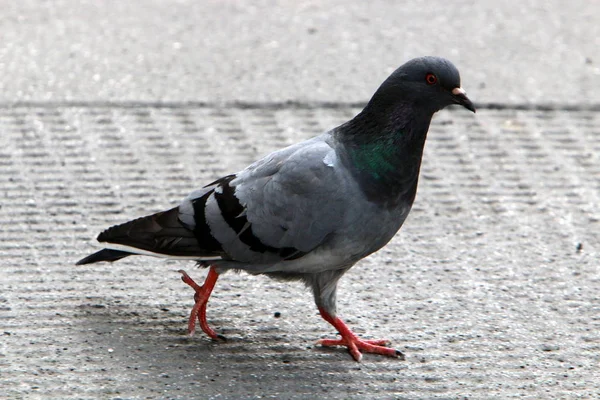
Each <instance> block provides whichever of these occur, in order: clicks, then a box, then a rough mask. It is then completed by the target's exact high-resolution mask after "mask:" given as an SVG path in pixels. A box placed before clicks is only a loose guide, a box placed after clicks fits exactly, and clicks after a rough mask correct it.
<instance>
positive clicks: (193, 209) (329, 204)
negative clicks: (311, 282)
mask: <svg viewBox="0 0 600 400" xmlns="http://www.w3.org/2000/svg"><path fill="white" fill-rule="evenodd" d="M327 138H328V136H326V135H323V136H320V137H317V138H314V139H311V140H308V141H306V142H303V143H299V144H297V145H294V146H291V147H288V148H286V149H283V150H280V151H277V152H275V153H272V154H270V155H268V156H267V157H265V158H264V159H262V160H260V161H257V162H256V163H254V164H252V165H250V166H249V167H248V168H246V169H245V170H243V171H241V172H240V173H238V174H236V175H229V176H227V177H224V178H222V179H220V180H218V181H216V182H213V183H212V184H211V185H209V186H208V187H206V188H204V189H202V190H199V191H196V192H194V193H192V194H191V195H190V196H189V197H188V198H186V199H185V200H184V202H183V203H182V205H181V206H180V207H179V210H180V214H179V219H180V220H181V221H182V223H184V224H185V225H186V226H188V227H189V229H191V230H193V231H195V232H205V233H206V234H209V235H210V237H211V238H213V239H214V240H216V241H217V242H218V243H219V244H220V246H221V247H222V249H223V252H224V253H225V254H226V257H225V258H228V259H230V260H232V261H239V262H242V263H270V262H278V261H282V260H292V259H297V258H300V257H303V256H304V255H306V254H307V253H309V252H311V251H312V250H313V249H315V248H317V247H318V246H319V245H320V244H322V243H323V242H324V241H325V240H326V238H327V237H328V235H331V234H332V233H333V232H335V231H336V229H338V228H339V226H340V225H341V224H342V221H343V215H344V209H345V206H344V205H345V202H346V201H347V197H348V196H346V195H345V194H346V187H347V183H348V178H349V174H347V172H346V171H345V170H344V169H343V168H340V165H338V162H337V158H336V154H335V150H334V149H333V148H332V147H331V145H330V144H329V143H328V142H327V140H325V139H327ZM203 225H204V226H203Z"/></svg>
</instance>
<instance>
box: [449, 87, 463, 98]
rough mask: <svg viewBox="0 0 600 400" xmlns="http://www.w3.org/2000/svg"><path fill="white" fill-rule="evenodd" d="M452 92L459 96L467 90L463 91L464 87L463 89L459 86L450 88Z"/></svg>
mask: <svg viewBox="0 0 600 400" xmlns="http://www.w3.org/2000/svg"><path fill="white" fill-rule="evenodd" d="M452 94H453V95H455V96H460V95H463V96H466V95H467V92H465V89H463V88H461V87H457V88H454V89H452Z"/></svg>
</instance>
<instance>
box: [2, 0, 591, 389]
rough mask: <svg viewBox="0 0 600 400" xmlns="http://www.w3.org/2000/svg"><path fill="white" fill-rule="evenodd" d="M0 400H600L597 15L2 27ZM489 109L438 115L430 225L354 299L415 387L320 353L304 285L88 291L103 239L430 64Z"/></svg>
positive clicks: (150, 10) (73, 5) (465, 5)
mask: <svg viewBox="0 0 600 400" xmlns="http://www.w3.org/2000/svg"><path fill="white" fill-rule="evenodd" d="M3 3H4V4H2V10H3V12H2V16H1V17H0V34H1V35H0V37H2V40H1V41H0V193H2V195H1V196H0V227H1V228H0V271H1V273H0V398H7V399H67V398H73V399H98V398H99V399H154V398H160V399H194V398H196V399H258V398H276V399H314V398H317V397H319V398H323V399H349V398H356V399H359V398H360V399H363V398H365V399H511V398H525V399H593V398H599V397H600V379H599V378H598V377H599V376H600V333H599V332H600V295H599V293H600V268H599V266H598V259H599V255H600V208H599V206H598V205H599V204H600V92H599V91H598V90H597V88H598V87H600V55H599V54H598V50H597V49H598V48H600V47H599V46H600V28H599V27H600V3H598V2H592V1H571V2H569V7H566V6H565V5H564V2H560V1H535V0H528V1H507V2H502V4H500V3H497V2H469V1H457V2H453V3H452V4H451V5H450V4H449V3H448V2H441V1H429V2H425V1H414V2H410V3H409V4H400V3H398V4H397V3H394V2H386V1H373V2H358V1H351V2H342V1H335V2H329V3H327V4H324V3H321V2H316V1H312V2H311V1H304V2H293V3H291V2H290V3H283V2H279V3H277V2H271V1H262V2H253V3H251V4H250V3H249V2H246V3H241V2H234V1H205V2H191V1H183V0H182V1H173V2H162V1H155V0H153V1H144V2H142V1H140V0H131V1H120V2H106V3H99V2H94V1H89V0H88V1H80V2H74V1H65V0H62V1H61V0H58V1H53V2H39V1H32V0H30V1H21V2H3ZM423 54H436V55H442V56H446V57H448V58H450V59H451V60H453V61H454V62H455V64H457V66H458V67H459V69H460V71H461V75H462V79H463V87H464V88H465V89H466V90H467V91H468V93H469V96H470V97H471V98H473V99H474V101H475V102H476V103H477V105H479V110H478V112H477V114H475V115H472V114H471V113H469V112H467V111H465V110H461V109H448V110H444V111H442V112H440V113H438V114H437V115H436V116H435V118H434V121H433V124H432V126H431V129H430V132H429V135H428V142H427V145H426V149H425V155H424V162H423V167H422V173H421V182H420V186H419V191H418V195H417V200H416V203H415V206H414V207H413V211H412V213H411V215H410V216H409V218H408V220H407V221H406V223H405V225H404V226H403V228H402V229H401V231H400V233H399V234H398V235H397V236H396V237H395V238H394V239H393V240H392V242H391V243H390V244H389V245H388V246H387V247H385V248H384V249H383V250H381V251H380V252H378V253H376V254H374V255H372V256H370V257H368V258H367V259H365V260H363V261H362V262H361V263H359V264H358V265H357V266H356V267H355V268H353V269H352V270H351V271H350V272H349V273H348V274H347V275H346V276H345V277H344V278H343V279H342V281H341V283H340V288H339V293H338V309H339V312H340V315H341V316H342V317H343V318H345V320H346V321H347V322H348V324H349V325H350V326H351V327H353V328H354V329H355V330H356V332H357V333H359V334H361V335H363V336H365V337H372V338H378V337H387V338H389V339H390V340H391V341H392V342H393V343H394V346H395V347H396V348H398V349H400V350H402V351H403V352H404V353H405V354H406V360H405V361H399V360H390V359H383V358H382V357H378V356H374V355H365V357H364V358H363V361H362V363H356V362H354V361H353V360H352V359H351V357H350V356H349V355H348V354H347V352H346V351H344V350H343V349H324V348H321V347H319V346H317V345H315V344H314V342H315V341H316V340H317V339H319V338H324V337H333V335H334V334H335V332H333V331H332V328H331V327H330V326H329V325H328V324H327V323H325V322H324V321H322V320H321V318H320V317H319V316H318V313H317V311H316V309H315V307H314V305H313V303H312V295H311V294H310V293H309V292H308V291H307V290H306V289H305V288H303V287H302V286H301V285H299V284H294V283H291V284H283V283H281V282H276V281H271V280H269V279H268V278H266V277H250V276H247V275H242V274H227V275H225V276H223V277H222V278H221V279H220V280H219V282H218V284H217V287H216V289H215V292H214V294H213V298H212V300H211V302H210V303H209V308H208V319H209V321H210V322H211V323H212V324H213V326H214V327H215V328H216V329H217V330H218V331H219V332H221V333H223V334H224V335H225V336H226V337H227V338H228V341H227V342H226V343H213V342H211V341H210V340H208V339H207V338H206V337H204V336H203V335H201V334H197V335H196V336H194V337H189V336H188V335H187V333H186V324H187V316H188V312H189V310H190V308H191V306H192V304H193V292H192V291H191V289H190V288H189V287H187V286H186V285H185V284H183V283H182V282H181V280H180V278H179V275H178V273H177V272H176V271H177V270H178V269H182V268H183V269H186V270H187V271H188V273H190V275H191V276H192V277H194V278H196V279H197V280H201V278H202V276H203V275H204V274H205V272H204V271H203V270H200V269H197V268H195V266H194V265H193V263H185V262H181V261H161V260H157V259H154V258H144V257H137V258H130V259H126V260H123V261H121V262H118V263H115V264H94V265H86V266H80V267H75V266H74V265H73V264H74V262H75V261H77V260H78V259H79V258H81V257H83V256H85V255H87V254H89V253H90V252H92V251H94V249H95V244H94V237H95V236H96V235H97V233H98V232H100V231H101V230H102V229H104V228H106V227H108V226H110V225H111V224H115V223H119V222H123V221H125V220H128V219H130V218H133V217H137V216H142V215H145V214H147V213H150V212H155V211H160V210H162V209H164V208H166V207H170V206H173V205H175V204H177V202H178V201H180V200H181V198H183V197H184V196H185V195H187V193H189V192H190V191H191V190H193V189H195V188H197V187H199V186H201V185H203V184H204V183H206V182H208V181H210V180H214V179H215V178H218V177H219V176H222V175H223V174H225V173H229V172H232V171H235V170H238V169H240V168H242V167H244V166H245V165H247V164H248V163H249V162H251V161H253V160H255V159H257V158H258V157H260V156H261V155H264V154H266V153H268V152H270V151H272V150H274V149H277V148H280V147H282V146H285V145H288V144H291V143H294V142H297V141H299V140H302V139H304V138H308V137H310V136H312V135H315V134H317V133H320V132H322V131H324V130H326V129H329V128H331V127H334V126H336V124H339V123H341V122H344V121H345V120H347V119H349V118H351V117H352V116H353V115H354V114H356V113H357V112H358V111H359V110H360V106H361V105H362V104H363V103H364V102H365V101H367V100H368V98H369V96H370V95H371V94H372V92H373V91H374V90H375V89H376V88H377V86H378V85H379V84H380V83H381V81H382V80H383V79H384V78H385V77H386V76H387V75H388V74H389V73H390V72H391V71H392V70H393V69H395V68H396V67H397V66H398V65H400V64H401V63H402V62H403V61H405V60H407V59H409V58H411V57H413V56H417V55H423Z"/></svg>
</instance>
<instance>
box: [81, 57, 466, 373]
mask: <svg viewBox="0 0 600 400" xmlns="http://www.w3.org/2000/svg"><path fill="white" fill-rule="evenodd" d="M452 104H458V105H461V106H463V107H465V108H467V109H468V110H470V111H473V112H475V107H474V105H473V103H472V102H471V100H469V98H468V97H467V95H466V92H465V90H464V89H463V88H462V87H461V84H460V76H459V72H458V70H457V69H456V67H455V66H454V65H453V64H452V63H451V62H450V61H448V60H446V59H444V58H440V57H432V56H427V57H420V58H415V59H412V60H410V61H408V62H406V63H405V64H403V65H401V66H400V67H399V68H398V69H396V70H395V71H394V72H393V73H392V74H391V75H390V76H389V77H388V78H387V79H386V80H385V81H384V82H383V83H382V84H381V86H380V87H379V88H378V89H377V91H376V92H375V94H374V95H373V97H372V98H371V100H370V101H369V102H368V103H367V105H366V106H365V108H364V109H363V110H362V111H361V112H360V113H358V114H357V115H356V116H355V117H354V118H353V119H351V120H350V121H348V122H346V123H344V124H342V125H340V126H338V127H336V128H333V129H331V130H330V131H328V132H325V133H323V134H321V135H318V136H316V137H313V138H311V139H308V140H306V141H303V142H301V143H297V144H294V145H291V146H289V147H286V148H284V149H281V150H278V151H275V152H273V153H271V154H269V155H267V156H265V157H264V158H262V159H260V160H258V161H256V162H254V163H253V164H251V165H249V166H248V167H247V168H245V169H244V170H242V171H239V172H237V173H234V174H231V175H227V176H224V177H222V178H220V179H217V180H215V181H214V182H212V183H209V184H208V185H206V186H204V187H203V188H201V189H198V190H196V191H193V192H192V193H191V194H190V195H189V196H187V197H186V198H184V199H183V201H182V202H181V203H180V204H179V205H178V206H176V207H174V208H171V209H170V210H167V211H162V212H158V213H156V214H152V215H149V216H145V217H141V218H138V219H134V220H132V221H129V222H125V223H123V224H121V225H116V226H113V227H111V228H108V229H106V230H105V231H104V232H102V233H100V235H99V236H98V238H97V240H98V241H99V242H101V243H102V244H103V247H105V248H104V249H102V250H100V251H98V252H96V253H94V254H92V255H90V256H88V257H85V258H83V259H82V260H80V261H79V262H77V264H78V265H81V264H89V263H95V262H99V261H110V262H112V261H117V260H120V259H122V258H125V257H128V256H131V255H149V256H157V257H165V258H171V259H187V260H194V261H196V262H197V263H198V265H200V266H202V267H205V268H207V269H208V273H207V276H206V278H205V281H204V283H203V284H202V285H199V284H197V283H196V282H195V281H194V280H193V279H192V278H191V277H190V276H189V275H188V274H187V273H186V272H185V271H184V270H180V271H178V272H180V273H181V274H182V276H181V278H182V280H183V281H184V282H185V283H186V284H187V285H189V286H191V287H192V288H193V289H194V291H195V294H194V301H195V304H194V307H193V308H192V311H191V314H190V317H189V321H188V330H189V333H190V334H193V333H194V331H195V328H196V320H198V322H199V324H200V328H201V329H202V331H204V332H205V333H206V334H207V335H208V336H209V337H210V338H212V339H214V340H224V339H225V338H224V337H223V336H222V335H220V334H218V333H217V332H216V331H215V330H214V329H212V328H211V327H210V326H209V324H208V322H207V319H206V306H207V304H208V299H209V297H210V295H211V292H212V290H213V288H214V286H215V283H216V282H217V279H218V278H219V276H220V275H221V274H223V273H225V272H227V271H229V270H234V271H245V272H247V273H249V274H252V275H267V276H269V277H271V278H275V279H280V280H285V281H290V280H299V281H302V282H304V283H305V284H306V286H307V287H309V288H310V289H312V292H313V295H314V301H315V304H316V306H317V309H318V311H319V313H320V315H321V316H322V317H323V319H325V321H327V322H328V323H330V324H331V325H332V326H333V327H334V328H335V329H336V330H337V332H338V333H339V335H340V338H338V339H321V340H319V341H318V342H317V343H318V344H320V345H322V346H342V347H346V348H347V349H348V351H349V352H350V354H351V355H352V357H353V358H354V359H355V360H356V361H360V360H361V358H362V354H363V353H374V354H380V355H384V356H389V357H396V358H401V359H404V355H403V353H401V352H400V351H398V350H396V349H394V348H392V347H390V345H391V343H390V341H389V340H386V339H381V340H367V339H362V338H360V337H359V336H358V335H356V334H355V333H354V332H353V331H352V330H351V329H350V328H349V327H348V326H347V325H346V324H345V323H344V322H343V320H342V319H340V318H339V317H338V315H337V311H336V294H337V283H338V281H339V279H340V278H341V277H342V276H343V275H344V274H345V273H346V272H347V271H348V270H349V269H350V268H351V267H352V266H353V265H354V264H356V263H357V262H358V261H359V260H361V259H363V258H364V257H366V256H368V255H369V254H372V253H374V252H376V251H377V250H379V249H381V248H382V247H383V246H385V245H386V244H387V243H388V242H389V241H390V239H392V237H393V236H394V235H395V234H396V233H397V232H398V230H399V229H400V227H401V226H402V223H403V222H404V220H405V219H406V217H407V216H408V213H409V211H410V209H411V206H412V204H413V201H414V199H415V195H416V191H417V182H418V178H419V169H420V165H421V158H422V154H423V147H424V144H425V139H426V136H427V131H428V130H429V124H430V122H431V119H432V117H433V114H434V113H435V112H437V111H439V110H441V109H443V108H445V107H446V106H449V105H452ZM386 268H389V267H386Z"/></svg>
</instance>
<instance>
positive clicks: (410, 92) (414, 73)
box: [369, 57, 475, 114]
mask: <svg viewBox="0 0 600 400" xmlns="http://www.w3.org/2000/svg"><path fill="white" fill-rule="evenodd" d="M369 104H370V105H373V106H375V107H378V108H380V109H382V108H383V109H386V111H390V107H395V106H399V107H400V106H403V107H406V106H407V105H408V106H412V107H416V109H419V110H423V111H426V112H429V113H431V114H433V113H435V112H436V111H439V110H441V109H442V108H444V107H446V106H449V105H451V104H460V105H461V106H463V107H465V108H467V109H468V110H471V111H473V112H475V107H474V106H473V103H472V102H471V100H469V98H468V97H467V94H466V92H465V91H464V89H463V88H462V87H461V86H460V75H459V73H458V70H457V69H456V67H455V66H454V64H452V63H451V62H450V61H448V60H446V59H444V58H441V57H419V58H415V59H412V60H410V61H408V62H407V63H405V64H404V65H402V66H400V67H399V68H398V69H397V70H396V71H394V72H393V73H392V74H391V75H390V76H389V77H388V78H387V79H386V80H385V81H384V82H383V83H382V84H381V86H380V87H379V89H378V90H377V92H375V94H374V95H373V98H372V99H371V101H370V102H369Z"/></svg>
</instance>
